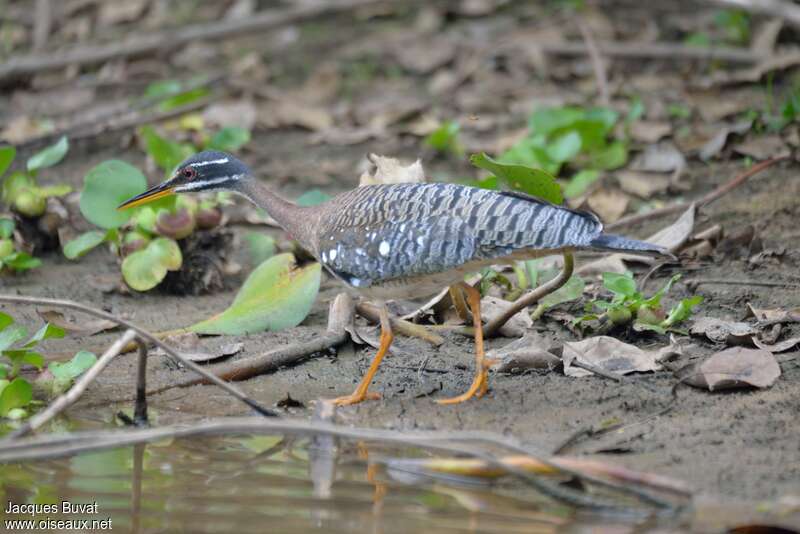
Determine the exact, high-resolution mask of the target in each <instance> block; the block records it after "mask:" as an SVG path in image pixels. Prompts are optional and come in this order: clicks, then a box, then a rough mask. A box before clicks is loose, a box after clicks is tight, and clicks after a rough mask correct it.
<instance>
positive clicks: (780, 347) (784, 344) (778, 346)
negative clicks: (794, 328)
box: [753, 336, 800, 353]
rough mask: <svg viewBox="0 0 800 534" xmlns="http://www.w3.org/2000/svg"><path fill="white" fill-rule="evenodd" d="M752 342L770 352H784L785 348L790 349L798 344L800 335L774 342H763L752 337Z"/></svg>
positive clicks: (799, 343)
mask: <svg viewBox="0 0 800 534" xmlns="http://www.w3.org/2000/svg"><path fill="white" fill-rule="evenodd" d="M753 343H754V344H755V346H756V347H758V348H760V349H764V350H768V351H770V352H772V353H775V352H786V351H787V350H791V349H793V348H795V346H797V345H800V336H798V337H792V338H789V339H784V340H783V341H779V342H777V343H774V344H769V343H764V342H763V341H761V340H760V339H758V338H757V337H754V338H753Z"/></svg>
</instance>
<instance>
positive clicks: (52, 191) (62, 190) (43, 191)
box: [33, 184, 72, 198]
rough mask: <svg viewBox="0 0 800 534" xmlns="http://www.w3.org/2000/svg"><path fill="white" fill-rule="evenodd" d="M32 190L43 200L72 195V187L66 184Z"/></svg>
mask: <svg viewBox="0 0 800 534" xmlns="http://www.w3.org/2000/svg"><path fill="white" fill-rule="evenodd" d="M33 190H34V191H35V192H37V193H38V194H40V195H41V196H43V197H45V198H47V197H63V196H64V195H67V194H69V193H72V186H69V185H66V184H58V185H45V186H42V187H34V188H33Z"/></svg>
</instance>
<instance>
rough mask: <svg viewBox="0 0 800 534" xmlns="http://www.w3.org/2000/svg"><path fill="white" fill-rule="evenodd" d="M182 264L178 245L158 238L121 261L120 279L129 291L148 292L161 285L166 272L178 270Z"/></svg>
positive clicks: (166, 238)
mask: <svg viewBox="0 0 800 534" xmlns="http://www.w3.org/2000/svg"><path fill="white" fill-rule="evenodd" d="M182 263H183V256H182V255H181V249H180V247H179V246H178V244H177V243H176V242H175V241H173V240H172V239H169V238H168V237H159V238H157V239H153V240H152V241H151V242H150V243H149V244H148V245H147V246H146V247H145V248H143V249H141V250H137V251H136V252H133V253H132V254H129V255H128V256H127V257H126V258H125V259H124V260H123V262H122V277H123V278H124V279H125V283H127V284H128V285H129V286H130V287H131V289H135V290H136V291H148V290H150V289H153V288H154V287H156V286H157V285H158V284H159V283H161V281H162V280H163V279H164V277H165V276H167V271H176V270H178V269H180V268H181V264H182Z"/></svg>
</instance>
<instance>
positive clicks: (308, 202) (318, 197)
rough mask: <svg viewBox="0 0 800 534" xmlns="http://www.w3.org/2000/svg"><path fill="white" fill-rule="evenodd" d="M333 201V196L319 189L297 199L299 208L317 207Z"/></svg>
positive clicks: (307, 192)
mask: <svg viewBox="0 0 800 534" xmlns="http://www.w3.org/2000/svg"><path fill="white" fill-rule="evenodd" d="M330 199H331V196H330V195H329V194H328V193H326V192H324V191H320V190H319V189H310V190H308V191H306V192H305V193H303V194H302V195H300V196H299V197H297V198H296V199H295V204H297V205H298V206H316V205H317V204H322V203H323V202H327V201H328V200H330Z"/></svg>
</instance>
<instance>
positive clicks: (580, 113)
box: [529, 106, 586, 136]
mask: <svg viewBox="0 0 800 534" xmlns="http://www.w3.org/2000/svg"><path fill="white" fill-rule="evenodd" d="M585 116H586V112H585V111H584V110H583V109H581V108H578V107H574V106H564V107H554V108H540V109H537V110H536V111H534V112H533V113H532V114H531V118H530V124H529V127H530V129H531V132H533V133H534V134H542V135H544V136H549V135H550V134H552V133H553V132H555V131H556V130H560V129H562V128H565V127H568V126H570V125H572V124H574V123H576V122H578V121H579V120H582V119H583V118H584V117H585Z"/></svg>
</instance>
